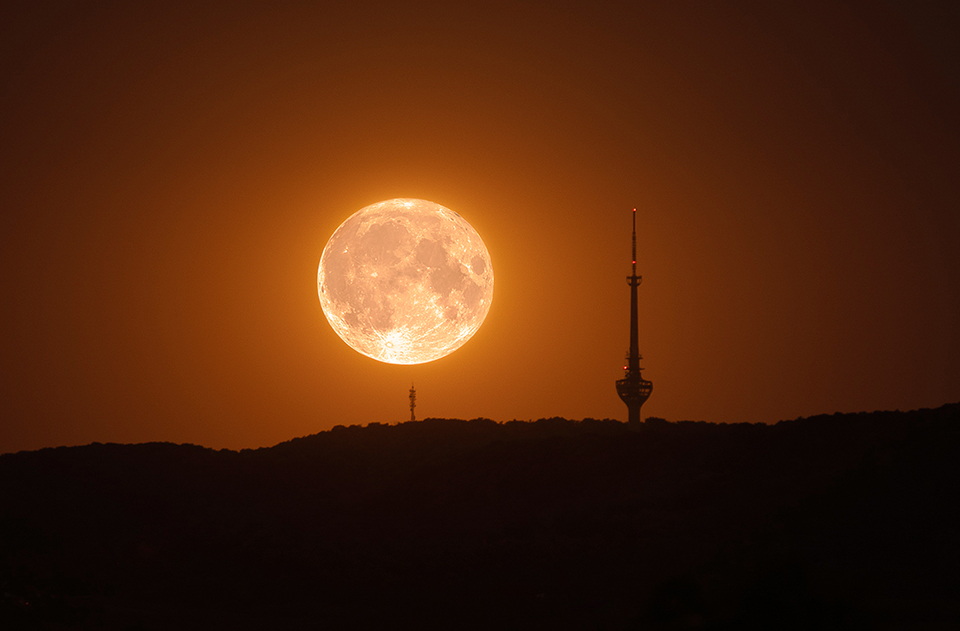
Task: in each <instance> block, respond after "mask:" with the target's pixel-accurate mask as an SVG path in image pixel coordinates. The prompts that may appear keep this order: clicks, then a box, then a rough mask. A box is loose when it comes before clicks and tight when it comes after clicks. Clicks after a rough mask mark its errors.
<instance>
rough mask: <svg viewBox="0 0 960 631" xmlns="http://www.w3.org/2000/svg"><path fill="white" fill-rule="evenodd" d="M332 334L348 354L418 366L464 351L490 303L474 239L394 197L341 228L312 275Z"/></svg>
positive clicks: (485, 260)
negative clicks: (346, 346)
mask: <svg viewBox="0 0 960 631" xmlns="http://www.w3.org/2000/svg"><path fill="white" fill-rule="evenodd" d="M317 286H318V291H319V294H320V305H321V306H322V307H323V313H324V315H326V317H327V320H328V321H329V322H330V326H332V327H333V330H334V331H336V332H337V335H339V336H340V337H341V338H342V339H343V341H344V342H346V343H347V344H349V345H350V346H351V347H352V348H353V349H354V350H356V351H358V352H360V353H363V354H364V355H366V356H368V357H372V358H373V359H376V360H379V361H382V362H386V363H390V364H422V363H424V362H429V361H433V360H435V359H440V358H441V357H445V356H447V355H449V354H450V353H452V352H453V351H455V350H457V349H458V348H460V347H461V346H463V345H464V344H465V343H466V341H467V340H469V339H470V338H471V337H473V334H474V333H476V332H477V330H478V329H479V328H480V325H481V324H483V320H484V318H486V317H487V312H488V311H489V310H490V303H491V301H492V299H493V266H492V265H491V263H490V254H489V253H488V252H487V248H486V246H485V245H484V244H483V240H482V239H481V238H480V235H479V234H477V231H476V230H474V229H473V227H472V226H471V225H470V224H468V223H467V222H466V221H465V220H464V219H463V218H462V217H461V216H460V215H458V214H457V213H455V212H453V211H452V210H450V209H448V208H445V207H443V206H441V205H440V204H435V203H433V202H428V201H425V200H422V199H391V200H388V201H384V202H379V203H377V204H372V205H370V206H367V207H366V208H363V209H361V210H359V211H357V212H356V213H354V214H353V215H351V216H350V217H349V218H348V219H347V220H346V221H344V222H343V223H342V224H341V225H340V227H339V228H337V230H336V232H334V233H333V236H332V237H330V240H329V241H328V242H327V245H326V247H325V248H324V249H323V255H322V256H321V257H320V270H319V272H318V275H317Z"/></svg>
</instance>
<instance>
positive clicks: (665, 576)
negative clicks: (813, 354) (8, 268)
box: [0, 404, 960, 631]
mask: <svg viewBox="0 0 960 631" xmlns="http://www.w3.org/2000/svg"><path fill="white" fill-rule="evenodd" d="M958 412H960V404H952V405H947V406H944V407H941V408H938V409H935V410H919V411H914V412H876V413H861V414H835V415H829V416H818V417H813V418H806V419H799V420H796V421H788V422H781V423H779V424H777V425H773V426H767V425H749V424H732V425H719V424H710V423H703V422H679V423H669V422H666V421H663V420H659V419H649V420H648V421H647V422H646V423H643V424H641V425H640V426H638V427H628V426H627V425H625V424H622V423H618V422H615V421H609V420H592V419H587V420H584V421H579V422H573V421H567V420H564V419H557V418H553V419H541V420H539V421H536V422H508V423H502V424H499V423H495V422H493V421H490V420H486V419H475V420H472V421H459V420H440V419H427V420H425V421H420V422H414V423H402V424H399V425H389V426H388V425H379V424H371V425H369V426H366V427H336V428H334V429H333V430H331V431H328V432H323V433H320V434H316V435H313V436H307V437H304V438H298V439H295V440H291V441H288V442H285V443H281V444H279V445H277V446H275V447H272V448H268V449H257V450H245V451H241V452H233V451H226V450H223V451H215V450H211V449H205V448H202V447H198V446H194V445H173V444H161V443H153V444H141V445H116V444H92V445H87V446H84V447H70V448H56V449H43V450H40V451H34V452H21V453H16V454H6V455H3V456H0V498H2V506H0V628H3V629H118V630H119V629H130V630H133V629H138V630H144V631H147V630H153V629H266V628H275V629H353V628H355V629H385V628H415V629H552V630H556V629H609V630H618V629H622V630H626V629H737V630H744V629H778V630H784V629H803V630H805V631H807V630H810V629H905V628H910V629H952V628H958V626H957V625H958V623H960V600H958V596H957V592H956V584H957V579H956V573H957V568H958V562H960V543H958V537H957V534H958V522H957V519H956V517H955V515H954V514H955V512H956V509H955V507H954V503H955V501H956V500H955V498H954V496H955V495H956V489H957V488H960V475H958V473H957V467H956V463H957V462H958V457H960V447H958V444H960V443H958V438H960V425H958V421H960V418H958Z"/></svg>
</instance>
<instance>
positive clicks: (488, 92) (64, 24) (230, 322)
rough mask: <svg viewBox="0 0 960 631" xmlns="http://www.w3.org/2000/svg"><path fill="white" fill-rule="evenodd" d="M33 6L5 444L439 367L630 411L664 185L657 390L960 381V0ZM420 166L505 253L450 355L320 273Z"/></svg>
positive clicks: (757, 414)
mask: <svg viewBox="0 0 960 631" xmlns="http://www.w3.org/2000/svg"><path fill="white" fill-rule="evenodd" d="M8 4H9V3H8ZM21 4H23V5H24V6H23V7H21V8H19V9H12V8H9V7H8V8H4V9H0V77H2V84H0V85H2V88H0V89H2V92H0V160H2V163H0V167H2V171H0V173H2V175H0V205H2V206H0V207H2V210H3V212H2V216H0V240H2V250H0V257H2V267H0V282H2V289H3V295H4V301H3V302H4V307H3V310H2V314H3V315H2V318H3V333H4V334H3V339H2V348H0V362H2V370H3V380H2V385H0V417H2V422H0V452H7V451H15V450H19V449H35V448H39V447H44V446H55V445H63V444H82V443H87V442H91V441H101V442H111V441H112V442H141V441H151V440H163V441H174V442H193V443H199V444H203V445H206V446H210V447H230V448H240V447H257V446H264V445H272V444H275V443H277V442H280V441H282V440H286V439H289V438H291V437H294V436H300V435H304V434H310V433H314V432H317V431H321V430H324V429H328V428H330V427H332V426H333V425H336V424H357V423H361V424H362V423H367V422H371V421H378V422H393V421H401V420H404V419H405V418H407V417H408V414H409V412H408V410H407V389H408V388H409V385H410V382H411V381H415V382H416V385H417V391H418V395H419V398H418V407H417V412H418V415H419V416H421V417H426V416H434V417H459V418H475V417H480V416H483V417H489V418H493V419H495V420H501V421H505V420H510V419H514V418H517V419H536V418H540V417H549V416H565V417H568V418H583V417H596V418H604V417H610V418H621V419H623V418H625V416H626V408H625V406H624V405H623V404H622V403H621V401H620V400H619V399H618V398H617V395H616V391H615V389H614V381H615V380H616V379H617V378H619V377H620V376H621V374H622V371H621V366H622V365H623V355H624V353H625V351H626V348H627V344H628V328H627V327H628V309H629V293H628V287H627V285H626V282H625V276H626V275H627V274H628V273H629V247H630V234H629V228H630V209H631V208H632V207H634V206H636V207H637V208H638V209H639V214H638V220H639V231H640V233H639V247H640V254H639V261H638V263H639V271H640V273H641V274H642V275H643V277H644V283H643V285H642V286H641V289H640V325H641V330H640V347H641V352H642V353H643V355H644V356H645V361H644V367H645V371H644V376H645V377H646V378H648V379H651V380H652V381H653V382H654V393H653V395H652V396H651V398H650V400H649V401H648V402H647V404H646V405H645V406H644V414H645V415H656V416H662V417H666V418H668V419H671V420H682V419H705V420H715V421H764V422H772V421H776V420H779V419H786V418H794V417H797V416H803V415H812V414H818V413H824V412H827V413H829V412H834V411H856V410H874V409H886V408H891V409H892V408H900V409H909V408H916V407H927V406H937V405H940V404H942V403H945V402H948V401H957V400H960V368H958V362H957V357H958V355H960V337H958V334H957V324H958V314H960V254H958V248H957V244H958V243H960V218H958V208H960V205H958V202H960V184H958V180H960V178H958V177H957V165H958V164H960V134H958V129H957V116H956V112H957V111H958V105H960V102H958V101H960V72H958V69H960V64H958V63H957V57H958V55H957V52H958V51H957V44H956V42H955V37H954V35H953V34H955V33H956V26H957V23H958V20H957V17H958V16H957V10H956V9H950V8H948V7H949V5H948V3H943V6H942V7H937V6H936V5H935V4H927V5H925V8H924V9H923V10H920V9H916V8H914V4H915V3H908V2H893V1H888V2H872V3H863V4H862V5H858V4H857V3H836V2H823V3H818V2H812V3H811V2H806V1H805V2H787V3H773V4H775V7H774V6H770V5H771V3H767V2H731V3H706V2H691V3H683V2H664V3H631V2H623V3H603V2H601V3H595V2H589V3H588V2H583V3H575V2H565V3H559V2H552V3H516V2H510V3H506V2H505V3H484V5H483V8H470V9H468V8H464V7H462V6H459V3H449V2H434V3H418V2H413V3H409V2H403V3H399V2H398V3H373V4H369V3H368V4H363V3H354V4H353V5H351V7H350V8H340V9H336V10H334V9H331V8H330V7H321V6H319V5H322V4H325V3H316V5H318V6H312V5H313V3H302V2H278V3H266V2H263V3H236V2H220V3H210V2H196V3H175V2H174V3H171V2H142V3H123V2H118V3H103V2H61V3H56V2H53V3H47V4H48V5H49V6H47V7H45V8H37V7H35V6H34V3H21ZM178 4H182V6H180V7H178V8H177V7H174V5H178ZM635 4H643V5H648V4H649V5H654V6H644V7H642V8H637V7H634V6H633V5H635ZM108 5H114V6H108ZM198 5H199V6H198ZM393 197H418V198H424V199H429V200H432V201H435V202H437V203H440V204H443V205H444V206H447V207H449V208H451V209H453V210H455V211H457V212H459V213H460V214H461V215H463V216H464V218H466V219H467V221H469V222H470V223H471V224H472V225H473V226H474V227H475V228H476V229H477V231H478V232H479V233H480V234H481V235H482V237H483V239H484V241H485V242H486V244H487V247H488V248H489V250H490V253H491V256H492V258H493V262H494V267H495V272H496V293H495V296H494V302H493V307H492V309H491V311H490V315H489V316H488V318H487V321H486V323H485V325H484V326H483V327H482V328H481V330H480V332H479V333H478V334H477V335H476V336H475V337H474V338H473V339H472V340H471V341H470V342H468V343H467V345H466V346H464V347H463V348H462V349H460V350H459V351H457V352H456V353H454V354H453V355H451V356H449V357H446V358H444V359H441V360H438V361H436V362H433V363H430V364H424V365H420V366H392V365H386V364H381V363H378V362H376V361H373V360H371V359H368V358H366V357H364V356H362V355H359V354H358V353H356V352H355V351H353V350H351V349H350V348H349V347H347V346H346V345H345V344H344V343H343V342H342V341H341V340H340V339H339V338H338V337H337V336H336V334H334V332H333V330H332V329H331V328H330V326H329V325H328V324H327V322H326V320H325V318H324V316H323V313H322V311H321V309H320V305H319V301H318V299H317V293H316V268H317V263H318V261H319V257H320V253H321V251H322V249H323V246H324V244H325V242H326V240H327V238H328V237H329V236H330V235H331V234H332V232H333V231H334V230H335V229H336V227H337V226H338V225H339V224H340V223H341V222H342V221H343V220H344V219H345V218H346V217H347V216H349V215H350V214H351V213H353V212H354V211H356V210H358V209H360V208H361V207H363V206H366V205H367V204H370V203H373V202H376V201H380V200H384V199H389V198H393Z"/></svg>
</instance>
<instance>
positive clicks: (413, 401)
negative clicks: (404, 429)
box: [410, 383, 417, 423]
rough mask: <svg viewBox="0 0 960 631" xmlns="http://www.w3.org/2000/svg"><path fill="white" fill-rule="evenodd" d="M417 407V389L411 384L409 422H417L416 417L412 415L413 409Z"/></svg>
mask: <svg viewBox="0 0 960 631" xmlns="http://www.w3.org/2000/svg"><path fill="white" fill-rule="evenodd" d="M415 407H417V389H416V388H414V387H413V384H412V383H411V384H410V422H411V423H413V422H414V421H416V420H417V415H416V414H414V412H413V408H415Z"/></svg>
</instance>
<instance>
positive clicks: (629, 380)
mask: <svg viewBox="0 0 960 631" xmlns="http://www.w3.org/2000/svg"><path fill="white" fill-rule="evenodd" d="M632 264H633V273H632V274H630V276H627V284H628V285H630V350H629V351H627V365H626V366H624V367H623V370H624V375H623V379H618V380H617V394H619V395H620V398H621V399H622V400H623V402H624V403H626V404H627V422H628V423H630V424H631V425H633V424H637V423H639V422H640V408H641V406H643V403H644V402H645V401H646V400H647V399H648V398H650V393H651V392H653V382H652V381H647V380H646V379H644V378H643V376H642V375H641V374H640V370H641V368H640V360H641V359H643V357H642V356H641V355H640V343H639V342H638V340H637V288H638V287H639V286H640V281H641V280H643V279H642V277H640V276H638V275H637V209H636V208H634V209H633V263H632Z"/></svg>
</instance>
